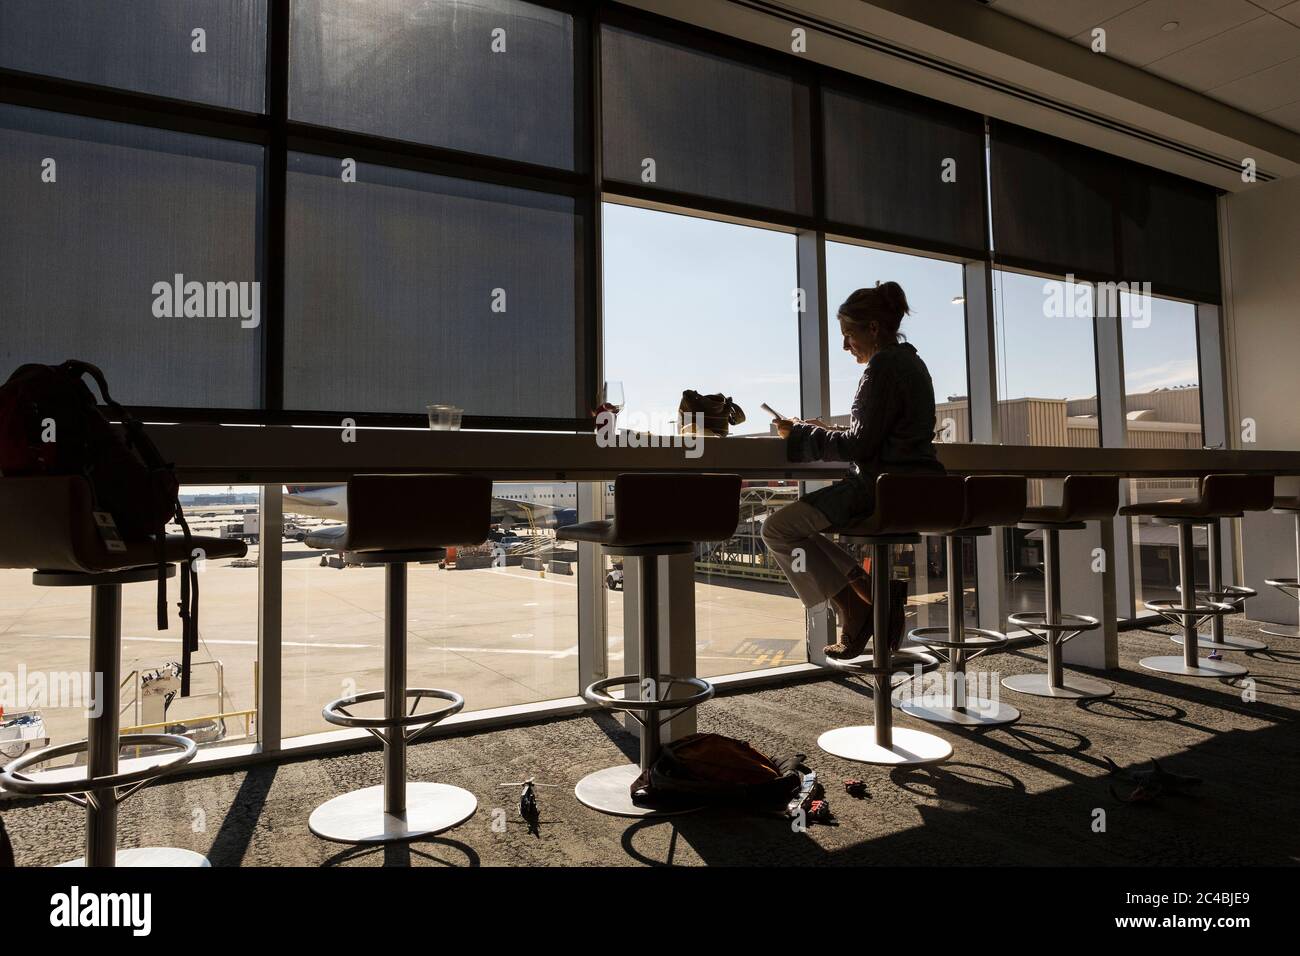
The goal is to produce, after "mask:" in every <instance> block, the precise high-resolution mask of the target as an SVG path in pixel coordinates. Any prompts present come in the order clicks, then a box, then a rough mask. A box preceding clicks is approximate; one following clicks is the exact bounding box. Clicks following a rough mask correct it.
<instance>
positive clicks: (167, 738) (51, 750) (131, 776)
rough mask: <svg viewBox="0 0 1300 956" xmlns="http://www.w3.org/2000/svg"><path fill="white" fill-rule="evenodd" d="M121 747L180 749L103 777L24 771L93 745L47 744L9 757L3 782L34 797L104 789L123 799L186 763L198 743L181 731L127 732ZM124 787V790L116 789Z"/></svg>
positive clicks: (0, 780) (0, 777)
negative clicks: (39, 776) (38, 776)
mask: <svg viewBox="0 0 1300 956" xmlns="http://www.w3.org/2000/svg"><path fill="white" fill-rule="evenodd" d="M117 745H118V748H119V750H120V749H121V748H122V747H172V748H175V749H177V750H179V751H180V753H178V754H177V755H176V756H175V757H173V758H171V759H170V760H164V761H161V762H159V763H153V764H150V765H149V766H147V767H141V768H139V769H138V770H127V771H124V772H122V773H111V774H106V775H105V776H103V777H80V778H78V779H76V780H34V779H32V778H31V777H28V776H27V775H25V774H24V773H23V771H24V770H26V769H27V768H28V767H30V766H32V765H33V764H38V763H44V762H45V761H47V760H54V759H56V758H58V757H70V756H72V755H73V754H79V753H84V752H85V751H86V750H87V748H88V747H89V746H90V742H89V741H88V740H78V741H75V742H74V743H70V744H60V745H58V746H57V747H46V748H44V749H43V750H35V751H32V752H31V753H29V754H24V755H23V756H21V757H19V758H18V759H17V760H13V761H10V762H9V763H8V764H6V765H5V767H4V770H3V771H0V785H3V786H4V788H5V789H6V790H8V791H10V792H11V793H21V794H23V795H24V796H31V797H73V796H75V795H78V794H92V793H95V792H97V791H102V790H110V789H111V790H113V791H114V800H115V802H117V803H121V802H122V801H123V800H125V799H126V798H127V797H129V796H130V795H131V794H133V793H134V792H135V791H136V790H138V789H139V788H140V787H141V786H142V785H143V784H146V783H148V782H149V781H150V780H154V779H156V778H158V777H162V776H165V775H166V774H169V773H171V772H172V771H173V770H177V769H179V768H180V767H183V766H184V765H185V764H187V763H189V762H190V761H191V760H193V759H194V755H195V754H196V753H198V749H199V748H198V745H197V744H196V743H195V742H194V741H193V740H191V739H190V738H188V737H182V736H181V735H180V734H124V735H123V736H120V737H118V740H117ZM118 790H125V791H126V792H125V793H121V794H119V793H117V791H118Z"/></svg>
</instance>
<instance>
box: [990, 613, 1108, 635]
mask: <svg viewBox="0 0 1300 956" xmlns="http://www.w3.org/2000/svg"><path fill="white" fill-rule="evenodd" d="M1057 617H1058V618H1060V620H1059V621H1058V622H1057V623H1055V624H1049V623H1048V621H1047V612H1046V611H1023V612H1021V613H1019V614H1012V615H1009V616H1008V617H1007V623H1008V624H1014V625H1015V626H1016V627H1022V628H1024V629H1025V630H1027V631H1031V632H1032V631H1033V630H1034V629H1037V630H1040V631H1047V632H1049V633H1051V632H1056V631H1074V632H1075V633H1078V632H1080V631H1091V630H1092V629H1093V628H1095V627H1101V621H1099V620H1097V618H1095V617H1091V616H1089V615H1087V614H1067V613H1065V612H1062V613H1060V614H1058V615H1057Z"/></svg>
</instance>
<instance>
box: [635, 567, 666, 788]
mask: <svg viewBox="0 0 1300 956" xmlns="http://www.w3.org/2000/svg"><path fill="white" fill-rule="evenodd" d="M637 560H639V561H640V562H641V567H640V569H639V570H640V571H641V573H640V574H639V575H637V578H638V582H637V601H638V602H639V603H640V605H641V634H640V637H641V647H640V651H641V655H640V656H641V688H640V693H641V699H642V700H649V699H652V698H654V699H657V698H658V696H659V604H658V601H659V558H658V556H657V555H653V554H651V555H647V556H645V557H643V558H638V559H637ZM644 721H645V722H644V723H643V724H642V726H641V769H642V770H647V769H649V768H650V766H651V765H653V764H654V762H655V760H656V759H657V758H658V757H659V749H660V745H659V731H660V728H659V717H658V715H657V713H656V712H655V711H649V712H647V713H646V715H645V718H644Z"/></svg>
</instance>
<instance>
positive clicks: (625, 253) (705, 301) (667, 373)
mask: <svg viewBox="0 0 1300 956" xmlns="http://www.w3.org/2000/svg"><path fill="white" fill-rule="evenodd" d="M602 234H603V237H604V247H605V255H604V270H605V273H604V295H605V304H604V314H605V328H604V352H605V362H604V367H605V379H606V380H607V381H620V382H622V383H623V387H624V394H625V400H626V403H627V404H626V406H625V408H624V411H623V413H622V414H621V415H620V417H619V423H620V425H622V424H624V423H626V424H627V427H629V428H635V429H638V430H644V431H650V432H654V433H656V434H664V435H667V434H676V432H677V430H678V429H677V409H678V406H679V404H680V403H681V399H682V392H683V390H685V389H694V390H695V391H697V392H702V393H705V394H710V393H717V392H721V393H722V394H723V395H727V396H730V397H731V398H732V400H733V401H735V402H736V403H737V404H738V405H740V407H741V408H742V409H743V410H744V411H745V413H746V415H747V416H748V418H747V420H746V421H745V422H744V423H743V424H741V425H740V426H738V427H737V428H735V429H734V430H733V434H746V433H754V432H759V433H763V434H766V433H767V431H768V422H769V418H768V416H767V415H766V414H765V413H764V412H763V410H762V409H761V408H760V407H759V406H760V405H761V404H763V403H764V402H766V403H767V404H769V405H771V406H772V407H773V408H775V409H777V410H779V411H781V412H784V413H785V414H787V415H797V414H798V410H799V313H798V312H796V311H795V306H796V304H797V303H796V301H795V298H794V295H795V288H796V286H798V284H799V283H798V280H797V278H796V257H795V237H794V236H793V235H791V234H789V233H784V232H775V231H772V230H769V229H756V228H752V227H749V226H738V225H733V224H731V223H725V222H715V221H713V220H709V219H696V218H692V217H690V216H684V215H676V214H673V213H664V212H657V211H654V210H649V209H641V208H638V207H634V206H622V205H616V204H613V203H606V204H605V206H604V224H603V227H602Z"/></svg>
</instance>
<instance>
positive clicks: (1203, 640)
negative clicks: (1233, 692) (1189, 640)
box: [1170, 634, 1268, 651]
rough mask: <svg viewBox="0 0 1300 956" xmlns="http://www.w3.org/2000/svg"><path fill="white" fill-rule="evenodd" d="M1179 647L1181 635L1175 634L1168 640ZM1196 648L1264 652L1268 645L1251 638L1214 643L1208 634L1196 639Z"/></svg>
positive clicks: (1226, 638) (1181, 644)
mask: <svg viewBox="0 0 1300 956" xmlns="http://www.w3.org/2000/svg"><path fill="white" fill-rule="evenodd" d="M1170 640H1172V641H1173V642H1174V643H1175V644H1177V645H1178V646H1179V647H1182V646H1183V635H1181V634H1175V635H1174V636H1173V637H1171V638H1170ZM1196 646H1197V647H1201V648H1204V649H1205V650H1207V651H1266V650H1268V645H1267V644H1265V643H1264V642H1263V641H1257V640H1255V639H1254V638H1251V637H1226V636H1225V637H1224V639H1223V640H1222V641H1216V640H1214V638H1213V637H1212V636H1210V635H1208V634H1199V635H1197V638H1196Z"/></svg>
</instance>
